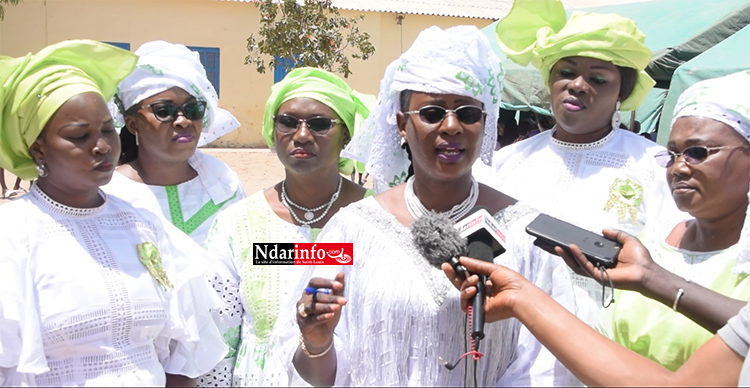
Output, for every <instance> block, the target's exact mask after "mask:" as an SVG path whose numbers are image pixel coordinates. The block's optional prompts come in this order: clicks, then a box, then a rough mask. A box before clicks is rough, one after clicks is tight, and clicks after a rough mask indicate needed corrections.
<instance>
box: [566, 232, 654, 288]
mask: <svg viewBox="0 0 750 388" xmlns="http://www.w3.org/2000/svg"><path fill="white" fill-rule="evenodd" d="M602 233H603V234H604V237H606V238H608V239H610V240H615V241H617V242H618V243H620V245H621V246H622V248H621V249H620V253H619V254H618V255H617V265H616V266H615V267H614V268H611V269H608V270H607V274H608V275H609V277H610V278H611V279H612V283H614V285H615V287H616V288H620V289H623V290H632V291H638V292H641V293H642V292H643V291H644V290H645V284H646V283H647V282H648V280H649V279H650V278H652V273H653V272H654V270H655V269H657V268H660V267H659V266H658V265H656V264H655V263H654V261H653V260H652V259H651V255H650V254H649V252H648V249H646V247H645V246H643V244H641V242H640V241H638V239H637V238H635V237H633V236H631V235H629V234H627V233H625V232H622V231H618V230H610V229H605V230H603V231H602ZM555 253H556V254H557V255H559V256H560V257H562V258H563V260H565V262H566V263H567V264H568V266H569V267H570V268H571V269H572V270H573V271H574V272H575V273H577V274H579V275H581V276H586V277H591V278H594V279H596V280H597V281H599V282H601V281H602V278H601V272H600V271H599V270H598V269H597V268H596V267H595V266H594V265H593V264H592V263H591V262H590V261H589V260H588V259H587V258H586V256H584V255H583V253H581V250H580V249H579V248H578V246H576V245H575V244H571V245H570V252H566V251H565V249H563V248H561V247H555ZM571 253H572V255H571Z"/></svg>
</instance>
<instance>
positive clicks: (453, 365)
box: [439, 303, 484, 387]
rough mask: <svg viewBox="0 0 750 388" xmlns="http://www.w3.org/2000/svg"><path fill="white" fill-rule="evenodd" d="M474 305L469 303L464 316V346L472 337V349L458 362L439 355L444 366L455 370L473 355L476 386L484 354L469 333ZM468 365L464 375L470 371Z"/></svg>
mask: <svg viewBox="0 0 750 388" xmlns="http://www.w3.org/2000/svg"><path fill="white" fill-rule="evenodd" d="M472 307H473V306H472V304H471V303H469V305H468V306H467V307H466V317H464V326H465V330H464V346H466V341H467V337H469V338H471V340H470V342H471V350H469V351H468V352H466V353H464V354H462V355H461V356H460V357H459V358H458V360H457V361H456V362H454V363H450V362H448V361H445V360H444V359H443V358H442V357H439V359H440V362H441V363H442V364H443V366H444V367H445V368H446V369H448V370H453V369H455V368H456V367H457V366H458V364H460V363H461V361H463V360H464V359H466V357H468V356H471V358H472V360H474V387H478V386H479V380H478V379H477V369H478V361H479V359H481V358H482V357H483V356H484V354H483V353H481V352H480V351H479V350H477V344H476V341H475V339H474V337H471V335H470V333H469V332H471V311H472ZM467 367H468V364H464V376H466V375H467V372H468V370H467Z"/></svg>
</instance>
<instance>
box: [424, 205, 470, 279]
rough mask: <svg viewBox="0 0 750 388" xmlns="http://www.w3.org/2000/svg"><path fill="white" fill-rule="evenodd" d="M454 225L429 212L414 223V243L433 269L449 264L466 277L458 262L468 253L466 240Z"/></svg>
mask: <svg viewBox="0 0 750 388" xmlns="http://www.w3.org/2000/svg"><path fill="white" fill-rule="evenodd" d="M452 224H453V222H452V221H451V220H450V218H448V216H446V215H444V214H440V213H436V212H434V211H429V212H427V214H425V215H423V216H422V217H419V218H417V219H416V220H414V222H412V224H411V228H410V229H411V236H412V241H413V242H414V245H416V247H417V249H418V250H419V253H421V254H422V257H424V258H425V259H427V261H428V262H429V263H430V264H431V265H432V266H433V267H436V268H440V266H441V265H442V264H443V263H445V262H448V263H450V264H451V266H452V267H453V270H454V271H455V272H456V274H458V275H459V276H463V277H466V268H464V266H463V265H461V264H460V263H459V262H458V257H459V256H463V255H465V254H466V253H467V252H468V250H467V246H466V239H465V238H464V237H461V235H460V234H459V232H458V230H457V229H456V228H454V227H453V225H452Z"/></svg>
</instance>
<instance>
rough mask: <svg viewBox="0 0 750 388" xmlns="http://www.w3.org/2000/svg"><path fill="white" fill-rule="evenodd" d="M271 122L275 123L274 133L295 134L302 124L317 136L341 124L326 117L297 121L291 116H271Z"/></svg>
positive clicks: (339, 121)
mask: <svg viewBox="0 0 750 388" xmlns="http://www.w3.org/2000/svg"><path fill="white" fill-rule="evenodd" d="M273 120H274V122H275V123H276V132H278V133H281V134H284V135H289V134H292V133H295V132H297V128H299V126H300V125H302V124H303V123H304V124H305V125H307V128H308V129H309V130H310V131H312V132H313V133H314V134H317V135H324V134H325V133H326V132H328V131H329V130H330V129H331V128H333V125H334V124H339V123H341V120H338V119H332V118H330V117H326V116H315V117H310V118H309V119H298V118H296V117H294V116H292V115H287V114H281V115H276V116H273Z"/></svg>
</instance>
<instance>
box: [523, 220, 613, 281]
mask: <svg viewBox="0 0 750 388" xmlns="http://www.w3.org/2000/svg"><path fill="white" fill-rule="evenodd" d="M526 233H528V234H530V235H532V236H534V237H536V238H537V239H539V240H541V241H544V242H546V243H547V244H549V245H553V246H559V247H562V248H563V249H565V250H566V251H567V252H570V244H575V245H577V246H578V248H580V250H581V253H583V254H584V256H586V258H587V259H588V260H589V261H590V262H591V263H593V264H594V265H596V266H601V267H604V268H613V267H614V266H615V265H617V255H618V254H619V253H620V248H622V247H621V246H620V244H619V243H617V242H616V241H612V240H609V239H607V238H605V237H604V236H601V235H599V234H596V233H593V232H590V231H588V230H585V229H582V228H579V227H577V226H575V225H573V224H570V223H567V222H565V221H562V220H559V219H557V218H553V217H550V216H549V215H547V214H540V215H539V216H537V218H536V219H534V221H532V222H531V223H530V224H529V225H528V226H527V227H526Z"/></svg>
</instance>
